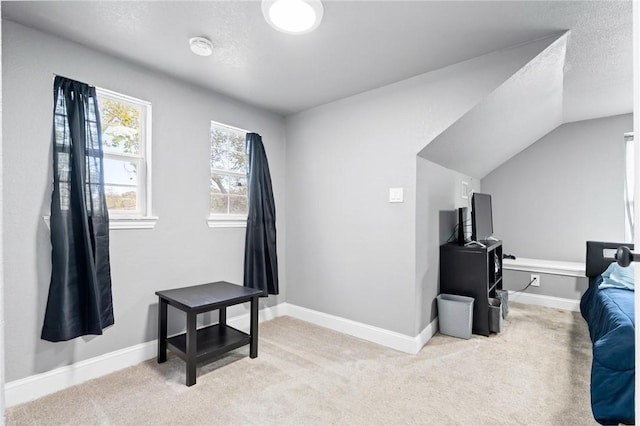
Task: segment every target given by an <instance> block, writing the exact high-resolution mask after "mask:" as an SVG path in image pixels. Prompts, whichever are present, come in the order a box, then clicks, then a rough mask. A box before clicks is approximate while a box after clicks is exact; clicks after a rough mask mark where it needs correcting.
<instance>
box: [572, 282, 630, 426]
mask: <svg viewBox="0 0 640 426" xmlns="http://www.w3.org/2000/svg"><path fill="white" fill-rule="evenodd" d="M601 283H602V276H599V277H598V278H597V279H596V280H595V281H594V282H593V283H592V284H591V286H590V287H589V289H588V290H587V291H586V292H585V294H584V295H583V296H582V300H581V301H580V312H581V313H582V316H583V317H584V319H585V320H586V321H587V324H588V325H589V334H590V335H591V341H592V342H593V364H592V367H591V408H592V411H593V416H594V417H595V419H596V421H598V422H599V423H601V424H617V423H627V424H629V423H633V422H634V419H635V416H634V405H633V400H634V386H635V385H634V380H635V364H634V363H635V353H634V339H635V334H634V333H635V319H634V308H633V304H634V301H633V299H634V292H633V291H630V290H628V289H622V288H599V285H600V284H601Z"/></svg>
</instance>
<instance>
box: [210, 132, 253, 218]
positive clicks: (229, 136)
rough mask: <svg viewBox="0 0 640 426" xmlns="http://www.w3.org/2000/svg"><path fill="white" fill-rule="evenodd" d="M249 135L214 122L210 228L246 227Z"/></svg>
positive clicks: (211, 157)
mask: <svg viewBox="0 0 640 426" xmlns="http://www.w3.org/2000/svg"><path fill="white" fill-rule="evenodd" d="M246 136H247V131H246V130H242V129H237V128H235V127H231V126H227V125H224V124H220V123H216V122H215V121H212V122H211V131H210V144H211V156H210V170H211V175H210V179H209V226H211V227H217V226H226V227H236V226H237V227H240V226H246V219H247V212H248V204H249V202H248V200H249V198H248V191H247V167H246V163H247V156H246V151H245V140H246Z"/></svg>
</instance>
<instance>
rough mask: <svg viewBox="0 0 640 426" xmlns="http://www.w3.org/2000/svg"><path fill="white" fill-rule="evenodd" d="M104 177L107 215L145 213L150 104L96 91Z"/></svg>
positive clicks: (137, 214) (142, 214) (138, 214)
mask: <svg viewBox="0 0 640 426" xmlns="http://www.w3.org/2000/svg"><path fill="white" fill-rule="evenodd" d="M98 100H99V102H100V121H101V124H102V146H103V151H104V180H105V193H106V198H107V208H108V209H109V215H110V216H112V217H114V216H115V217H117V216H144V215H146V214H147V211H146V210H147V200H146V198H147V197H146V196H147V191H148V190H149V188H147V183H146V173H147V167H146V154H147V151H148V148H147V144H148V141H147V137H148V134H147V120H148V119H149V117H148V115H149V109H150V108H151V106H150V105H149V104H148V103H146V102H144V101H139V100H137V99H133V98H129V97H126V96H123V95H118V94H115V93H112V92H107V91H105V90H101V89H100V90H98Z"/></svg>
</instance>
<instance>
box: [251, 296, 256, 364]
mask: <svg viewBox="0 0 640 426" xmlns="http://www.w3.org/2000/svg"><path fill="white" fill-rule="evenodd" d="M249 334H250V335H251V341H250V343H249V357H250V358H256V357H257V356H258V296H255V297H252V298H251V329H250V330H249Z"/></svg>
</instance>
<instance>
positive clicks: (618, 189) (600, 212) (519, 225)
mask: <svg viewBox="0 0 640 426" xmlns="http://www.w3.org/2000/svg"><path fill="white" fill-rule="evenodd" d="M632 128H633V124H632V115H631V114H624V115H617V116H613V117H606V118H599V119H594V120H586V121H579V122H575V123H568V124H564V125H562V126H560V127H558V128H557V129H555V130H554V131H553V132H551V133H549V134H547V135H546V136H544V137H543V138H541V139H540V140H538V141H537V142H536V143H535V144H533V145H531V146H530V147H529V148H527V149H526V150H524V151H522V152H521V153H520V154H518V155H516V156H515V157H513V158H512V159H511V160H509V161H507V162H506V163H504V164H503V165H502V166H500V167H498V168H497V169H495V170H494V171H493V172H491V173H490V174H489V175H487V176H486V177H485V178H484V179H482V182H481V184H482V191H483V192H486V193H489V194H491V195H492V203H493V221H494V235H495V236H496V237H497V238H500V239H502V240H503V241H504V251H505V253H510V254H514V255H515V256H516V257H528V258H534V259H550V260H564V261H575V262H584V259H585V247H586V246H585V242H586V241H587V240H601V241H624V220H625V218H624V136H623V135H624V133H625V132H630V131H632Z"/></svg>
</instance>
